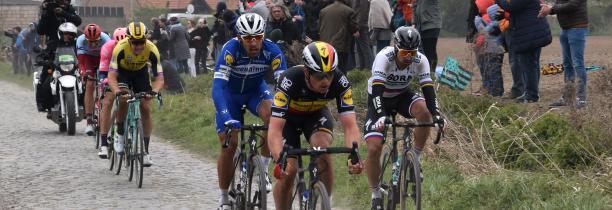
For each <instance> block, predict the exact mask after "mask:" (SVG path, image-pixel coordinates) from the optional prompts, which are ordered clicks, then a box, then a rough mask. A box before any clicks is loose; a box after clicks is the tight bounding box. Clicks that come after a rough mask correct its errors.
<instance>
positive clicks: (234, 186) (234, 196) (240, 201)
mask: <svg viewBox="0 0 612 210" xmlns="http://www.w3.org/2000/svg"><path fill="white" fill-rule="evenodd" d="M233 165H234V175H233V178H232V182H231V183H230V187H229V190H228V194H229V196H230V200H232V201H231V204H232V209H237V210H242V209H245V207H246V200H247V199H246V198H245V186H244V185H245V184H246V181H245V182H243V181H242V180H241V179H240V178H241V177H240V174H241V173H243V170H242V168H243V167H246V163H245V162H244V158H243V156H242V155H241V153H240V151H236V155H235V156H234V164H233ZM246 172H247V171H246V169H245V170H244V173H245V174H244V177H245V179H246V177H247V176H246ZM243 183H245V184H243Z"/></svg>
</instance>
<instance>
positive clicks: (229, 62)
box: [224, 51, 234, 66]
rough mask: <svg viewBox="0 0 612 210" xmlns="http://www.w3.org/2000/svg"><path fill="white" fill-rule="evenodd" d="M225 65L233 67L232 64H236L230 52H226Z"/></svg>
mask: <svg viewBox="0 0 612 210" xmlns="http://www.w3.org/2000/svg"><path fill="white" fill-rule="evenodd" d="M224 58H225V64H227V65H228V66H231V65H232V63H234V57H233V56H232V54H230V53H229V52H227V51H226V52H225V57H224Z"/></svg>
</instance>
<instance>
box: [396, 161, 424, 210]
mask: <svg viewBox="0 0 612 210" xmlns="http://www.w3.org/2000/svg"><path fill="white" fill-rule="evenodd" d="M401 166H402V167H401V169H402V170H401V174H400V206H401V210H406V209H416V210H420V209H421V175H420V173H421V169H420V166H419V162H418V160H417V159H416V156H414V154H413V153H412V152H410V151H408V152H406V153H405V154H404V158H403V160H402V165H401Z"/></svg>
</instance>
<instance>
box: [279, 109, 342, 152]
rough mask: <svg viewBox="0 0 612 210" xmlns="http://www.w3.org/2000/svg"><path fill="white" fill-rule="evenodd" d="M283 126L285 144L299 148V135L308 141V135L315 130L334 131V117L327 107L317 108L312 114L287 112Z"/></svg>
mask: <svg viewBox="0 0 612 210" xmlns="http://www.w3.org/2000/svg"><path fill="white" fill-rule="evenodd" d="M285 119H286V120H287V121H286V122H285V127H284V128H283V138H285V144H287V145H289V146H291V147H293V148H300V135H302V134H304V137H305V138H306V140H307V141H308V142H310V136H312V134H313V133H315V132H317V131H323V132H327V133H329V134H333V132H334V117H333V116H332V114H331V112H330V111H329V109H328V108H327V107H323V108H321V109H319V110H318V111H317V112H314V113H312V114H307V115H303V114H288V115H287V117H286V118H285Z"/></svg>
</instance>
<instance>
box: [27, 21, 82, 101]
mask: <svg viewBox="0 0 612 210" xmlns="http://www.w3.org/2000/svg"><path fill="white" fill-rule="evenodd" d="M76 35H77V27H76V26H75V25H74V24H72V23H70V22H66V23H62V24H61V25H60V26H59V27H58V32H57V37H58V41H57V42H55V44H54V45H55V47H54V49H53V52H49V51H46V52H43V53H41V54H40V55H39V56H40V59H42V60H46V61H53V60H54V58H55V55H54V54H55V48H57V47H60V46H69V47H72V48H73V49H74V50H75V55H76ZM47 49H48V48H47ZM52 73H53V67H50V66H43V68H42V70H41V72H40V74H39V78H40V79H39V80H38V83H37V87H36V89H37V91H36V100H37V104H39V105H40V107H39V108H42V111H48V110H50V109H51V107H52V106H53V105H54V104H53V96H52V94H51V86H50V83H51V77H50V75H51V74H52ZM39 111H40V109H39ZM49 113H50V112H49Z"/></svg>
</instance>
